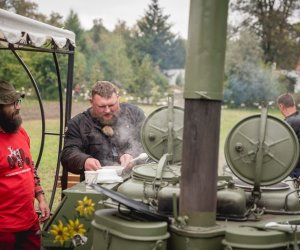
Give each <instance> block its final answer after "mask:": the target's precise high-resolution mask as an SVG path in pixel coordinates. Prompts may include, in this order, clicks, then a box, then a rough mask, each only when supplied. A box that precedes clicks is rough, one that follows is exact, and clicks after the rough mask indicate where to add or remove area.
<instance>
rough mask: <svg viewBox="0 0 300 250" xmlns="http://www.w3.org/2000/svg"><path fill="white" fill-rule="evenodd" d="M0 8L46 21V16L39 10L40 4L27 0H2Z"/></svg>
mask: <svg viewBox="0 0 300 250" xmlns="http://www.w3.org/2000/svg"><path fill="white" fill-rule="evenodd" d="M0 8H1V9H4V10H9V11H11V12H14V13H16V14H19V15H21V16H25V17H29V18H33V19H36V20H39V21H44V20H45V19H46V16H45V15H43V14H41V13H39V12H38V4H37V3H34V2H31V1H26V0H2V1H0Z"/></svg>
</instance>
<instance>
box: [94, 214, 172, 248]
mask: <svg viewBox="0 0 300 250" xmlns="http://www.w3.org/2000/svg"><path fill="white" fill-rule="evenodd" d="M92 225H93V228H94V242H93V250H108V249H109V250H120V249H130V250H141V249H143V250H147V249H149V250H165V249H167V239H168V238H169V236H170V234H169V233H168V231H167V223H166V222H142V221H135V220H133V219H130V217H129V216H127V217H126V216H124V215H123V217H122V215H120V214H118V212H117V210H115V209H105V210H99V211H97V212H96V213H95V219H94V220H93V222H92Z"/></svg>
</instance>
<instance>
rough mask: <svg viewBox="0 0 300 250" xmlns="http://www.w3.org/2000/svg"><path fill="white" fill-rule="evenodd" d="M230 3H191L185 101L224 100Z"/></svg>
mask: <svg viewBox="0 0 300 250" xmlns="http://www.w3.org/2000/svg"><path fill="white" fill-rule="evenodd" d="M227 9H228V0H222V1H219V0H202V1H191V2H190V18H189V31H188V49H187V58H186V71H185V87H184V98H186V99H210V100H222V99H223V81H224V79H223V73H224V59H225V47H226V42H225V41H226V27H227Z"/></svg>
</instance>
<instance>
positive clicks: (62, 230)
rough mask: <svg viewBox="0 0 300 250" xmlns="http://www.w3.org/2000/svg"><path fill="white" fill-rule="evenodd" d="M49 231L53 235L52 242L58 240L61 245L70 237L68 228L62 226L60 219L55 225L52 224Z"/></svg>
mask: <svg viewBox="0 0 300 250" xmlns="http://www.w3.org/2000/svg"><path fill="white" fill-rule="evenodd" d="M50 233H51V234H53V235H54V243H55V242H60V244H61V245H63V244H64V242H65V241H66V240H69V239H70V235H69V232H68V228H67V227H64V225H63V223H62V222H61V220H59V221H58V224H57V225H52V227H51V230H50Z"/></svg>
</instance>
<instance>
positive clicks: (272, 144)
mask: <svg viewBox="0 0 300 250" xmlns="http://www.w3.org/2000/svg"><path fill="white" fill-rule="evenodd" d="M260 125H261V116H260V115H253V116H249V117H247V118H245V119H243V120H242V121H240V122H239V123H238V124H237V125H236V126H235V127H234V128H233V129H232V130H231V131H230V133H229V135H228V136H227V139H226V142H225V158H226V161H227V163H228V165H229V167H230V169H231V170H232V172H233V173H234V174H235V175H236V176H237V177H238V178H239V179H241V180H243V181H245V182H246V183H249V184H254V181H255V178H257V177H256V173H255V171H256V170H257V159H258V158H257V154H258V152H261V158H260V160H261V169H260V175H259V179H260V180H259V182H260V184H261V185H272V184H275V183H278V182H280V181H281V180H283V179H284V178H286V177H287V176H288V175H289V174H290V172H291V171H292V170H293V169H294V167H295V165H296V164H297V162H298V159H299V142H298V139H297V136H296V134H295V132H294V131H293V129H292V128H291V127H290V126H289V125H288V124H287V123H286V122H284V121H282V120H280V119H278V118H276V117H273V116H269V115H268V116H266V122H265V131H264V137H263V138H264V139H263V142H262V144H261V143H260ZM259 145H262V149H259Z"/></svg>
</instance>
